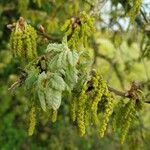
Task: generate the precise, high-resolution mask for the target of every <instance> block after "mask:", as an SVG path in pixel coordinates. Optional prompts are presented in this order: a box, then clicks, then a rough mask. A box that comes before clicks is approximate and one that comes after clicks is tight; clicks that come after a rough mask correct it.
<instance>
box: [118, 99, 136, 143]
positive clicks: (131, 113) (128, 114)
mask: <svg viewBox="0 0 150 150" xmlns="http://www.w3.org/2000/svg"><path fill="white" fill-rule="evenodd" d="M125 108H126V109H125V112H124V116H123V122H122V125H121V137H120V141H121V144H123V143H124V141H125V139H126V136H127V134H128V131H129V128H130V125H131V123H132V121H133V119H134V117H135V113H136V111H135V101H133V100H130V101H129V102H128V103H127V104H126V106H125Z"/></svg>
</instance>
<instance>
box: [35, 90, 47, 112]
mask: <svg viewBox="0 0 150 150" xmlns="http://www.w3.org/2000/svg"><path fill="white" fill-rule="evenodd" d="M37 93H38V97H39V100H40V104H41V108H42V109H43V110H44V111H46V103H45V95H44V92H43V91H41V90H38V92H37Z"/></svg>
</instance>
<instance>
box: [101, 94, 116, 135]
mask: <svg viewBox="0 0 150 150" xmlns="http://www.w3.org/2000/svg"><path fill="white" fill-rule="evenodd" d="M106 100H107V103H106V106H105V110H104V114H103V118H102V120H101V125H100V129H99V135H100V137H103V136H104V133H105V131H106V128H107V124H108V122H109V118H110V116H111V114H112V112H113V101H114V100H113V98H112V96H111V94H110V93H107V94H106Z"/></svg>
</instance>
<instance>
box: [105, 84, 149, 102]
mask: <svg viewBox="0 0 150 150" xmlns="http://www.w3.org/2000/svg"><path fill="white" fill-rule="evenodd" d="M108 90H109V91H110V92H112V93H114V94H115V95H117V96H120V97H123V98H129V99H131V95H130V94H129V91H127V92H122V91H119V90H116V89H114V88H112V87H110V86H108ZM144 103H147V104H150V101H149V100H145V101H144Z"/></svg>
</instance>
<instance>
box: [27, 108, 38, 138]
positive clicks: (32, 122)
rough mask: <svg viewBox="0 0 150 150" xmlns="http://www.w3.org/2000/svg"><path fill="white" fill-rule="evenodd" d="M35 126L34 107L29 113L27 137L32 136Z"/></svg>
mask: <svg viewBox="0 0 150 150" xmlns="http://www.w3.org/2000/svg"><path fill="white" fill-rule="evenodd" d="M35 125H36V109H35V107H32V108H31V110H30V113H29V129H28V135H29V136H31V135H33V133H34V130H35Z"/></svg>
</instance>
